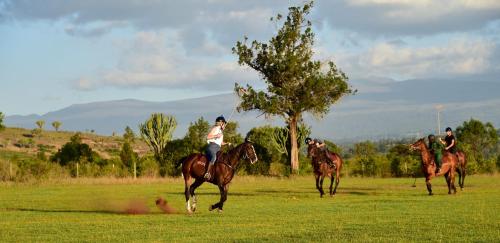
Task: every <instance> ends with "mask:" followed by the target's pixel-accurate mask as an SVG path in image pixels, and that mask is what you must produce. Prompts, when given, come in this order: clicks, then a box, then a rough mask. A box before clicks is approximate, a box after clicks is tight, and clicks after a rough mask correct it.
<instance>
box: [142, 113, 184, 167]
mask: <svg viewBox="0 0 500 243" xmlns="http://www.w3.org/2000/svg"><path fill="white" fill-rule="evenodd" d="M176 127H177V121H176V120H175V117H173V116H167V115H164V114H162V113H154V114H152V115H151V117H150V118H149V119H148V120H146V122H145V123H143V124H141V125H139V129H140V131H141V136H142V138H143V139H144V141H145V142H146V143H147V144H148V146H149V147H150V148H151V150H153V154H154V157H155V159H156V161H157V162H158V164H159V165H160V175H161V176H165V175H166V173H167V162H168V160H167V158H168V155H167V153H166V148H167V144H168V142H169V141H170V139H172V134H173V132H174V130H175V128H176Z"/></svg>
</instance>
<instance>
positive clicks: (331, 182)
mask: <svg viewBox="0 0 500 243" xmlns="http://www.w3.org/2000/svg"><path fill="white" fill-rule="evenodd" d="M334 179H335V178H334V177H333V173H332V174H331V175H330V196H333V190H332V189H333V180H334ZM335 188H337V187H335Z"/></svg>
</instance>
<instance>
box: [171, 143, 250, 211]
mask: <svg viewBox="0 0 500 243" xmlns="http://www.w3.org/2000/svg"><path fill="white" fill-rule="evenodd" d="M241 158H244V159H248V160H250V163H251V164H254V163H255V162H257V154H256V153H255V149H254V147H253V145H252V143H251V142H249V141H248V140H245V142H244V143H242V144H240V145H238V146H236V147H235V148H233V149H231V150H229V151H228V152H227V153H223V152H221V151H219V152H218V153H217V161H216V162H215V164H214V166H213V171H212V177H211V178H210V180H208V181H207V180H206V179H205V178H203V176H204V174H205V168H206V163H207V158H206V157H205V155H203V154H200V153H196V154H191V155H189V156H187V157H185V158H184V159H183V160H181V162H180V163H182V175H183V176H184V186H185V187H184V194H185V196H186V208H187V211H188V213H192V212H194V211H195V210H196V194H195V193H194V191H195V190H196V188H198V187H199V186H200V185H201V184H203V183H204V182H205V181H207V182H210V183H212V184H214V185H217V186H218V187H219V191H220V201H219V202H218V203H216V204H213V205H211V206H210V208H209V210H210V211H212V210H214V209H216V208H217V209H218V210H219V211H222V206H223V205H224V202H225V201H226V199H227V191H228V188H229V185H228V184H229V182H230V181H231V180H232V179H233V176H234V173H235V170H236V166H237V165H238V162H239V161H240V159H241ZM192 178H194V179H195V181H194V183H193V184H191V179H192ZM190 199H192V204H191V200H190Z"/></svg>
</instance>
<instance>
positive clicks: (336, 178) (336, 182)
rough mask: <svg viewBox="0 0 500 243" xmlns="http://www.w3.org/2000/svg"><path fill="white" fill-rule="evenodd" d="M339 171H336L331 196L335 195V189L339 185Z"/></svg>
mask: <svg viewBox="0 0 500 243" xmlns="http://www.w3.org/2000/svg"><path fill="white" fill-rule="evenodd" d="M339 170H340V169H337V171H336V173H335V188H334V189H333V195H335V193H337V187H338V186H339V183H340V172H339Z"/></svg>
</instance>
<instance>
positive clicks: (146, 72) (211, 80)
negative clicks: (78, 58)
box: [75, 31, 258, 91]
mask: <svg viewBox="0 0 500 243" xmlns="http://www.w3.org/2000/svg"><path fill="white" fill-rule="evenodd" d="M170 41H171V39H169V38H167V35H165V33H163V32H153V31H148V32H139V33H137V34H136V36H135V37H134V39H133V40H131V42H130V43H128V45H124V49H125V51H124V53H123V54H122V56H121V58H120V60H119V62H118V63H117V65H116V66H115V67H114V68H112V69H107V70H103V71H101V72H99V73H97V74H96V75H95V77H94V78H93V79H91V80H90V79H83V78H82V79H79V80H77V81H76V84H75V87H76V88H77V89H82V90H89V89H92V88H97V87H102V86H113V87H129V88H131V87H162V88H173V89H181V88H187V87H191V88H194V89H198V90H203V89H207V90H220V91H231V90H232V88H233V84H234V82H240V81H255V80H257V79H258V78H257V76H256V74H255V73H253V72H252V71H250V70H248V69H245V68H243V67H240V66H239V65H238V64H237V62H236V60H231V61H222V60H220V59H214V58H208V59H199V58H197V57H189V56H187V55H186V54H185V53H184V52H183V51H182V48H179V46H177V44H175V43H173V44H172V43H170ZM122 45H123V44H122Z"/></svg>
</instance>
